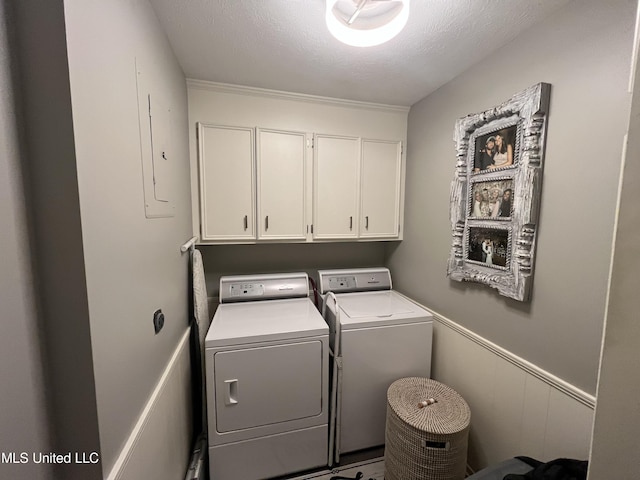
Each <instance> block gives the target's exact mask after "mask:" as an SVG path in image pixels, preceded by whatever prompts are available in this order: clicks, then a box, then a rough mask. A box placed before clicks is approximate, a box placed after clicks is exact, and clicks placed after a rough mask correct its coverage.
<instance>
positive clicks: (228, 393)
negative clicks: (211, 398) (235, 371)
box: [224, 378, 238, 405]
mask: <svg viewBox="0 0 640 480" xmlns="http://www.w3.org/2000/svg"><path fill="white" fill-rule="evenodd" d="M224 384H225V391H224V404H225V405H235V404H237V403H238V379H237V378H234V379H233V380H225V381H224Z"/></svg>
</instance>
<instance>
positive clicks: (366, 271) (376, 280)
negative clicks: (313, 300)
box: [318, 268, 391, 294]
mask: <svg viewBox="0 0 640 480" xmlns="http://www.w3.org/2000/svg"><path fill="white" fill-rule="evenodd" d="M318 276H319V279H320V293H322V294H324V293H327V292H334V293H347V292H365V291H370V290H391V274H390V273H389V270H388V269H386V268H361V269H354V270H320V271H318Z"/></svg>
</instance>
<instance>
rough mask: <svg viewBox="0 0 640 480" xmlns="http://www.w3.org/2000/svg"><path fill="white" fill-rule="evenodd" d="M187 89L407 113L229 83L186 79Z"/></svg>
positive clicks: (399, 108) (397, 108) (403, 109)
mask: <svg viewBox="0 0 640 480" xmlns="http://www.w3.org/2000/svg"><path fill="white" fill-rule="evenodd" d="M187 87H188V88H195V89H200V90H209V91H214V92H222V93H234V94H237V95H253V96H256V97H270V98H278V99H285V100H297V101H301V102H309V103H321V104H324V105H339V106H343V107H344V106H347V107H352V108H361V109H364V110H375V111H385V112H404V113H407V112H409V108H410V107H407V106H403V105H385V104H382V103H369V102H360V101H358V100H347V99H342V98H333V97H322V96H319V95H308V94H304V93H295V92H284V91H281V90H269V89H266V88H257V87H248V86H244V85H232V84H230V83H218V82H210V81H207V80H196V79H193V78H188V79H187Z"/></svg>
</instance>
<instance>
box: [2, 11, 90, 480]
mask: <svg viewBox="0 0 640 480" xmlns="http://www.w3.org/2000/svg"><path fill="white" fill-rule="evenodd" d="M13 5H14V7H15V13H16V22H15V24H14V25H16V28H17V33H18V38H17V53H18V55H19V64H20V74H21V76H20V79H19V85H20V87H21V93H22V108H23V110H24V122H22V123H21V125H20V128H21V132H22V134H23V136H24V139H25V154H26V162H25V164H28V170H29V184H30V185H29V187H30V188H29V198H30V202H29V203H30V215H31V216H32V220H33V226H34V229H33V236H32V237H31V242H30V243H31V252H32V254H33V255H34V257H35V264H36V267H37V268H36V270H35V278H36V279H37V287H38V295H39V306H40V307H41V310H40V322H41V325H43V329H42V332H43V334H44V337H45V338H46V343H47V358H46V361H45V362H44V363H45V367H44V369H45V374H46V376H47V382H48V389H49V390H48V391H49V393H50V395H49V397H48V402H49V406H50V409H51V424H52V429H53V445H52V449H53V451H56V452H92V451H98V452H99V451H100V443H99V437H98V419H97V412H96V408H95V405H96V397H95V386H94V379H93V362H92V355H91V337H90V331H89V323H88V320H87V319H88V305H87V295H86V279H85V270H84V258H83V246H82V232H81V225H80V222H81V220H80V209H79V204H78V201H79V199H78V184H77V170H76V158H75V152H74V143H73V141H74V139H73V126H72V122H71V103H70V101H69V74H68V70H67V52H66V41H65V37H64V10H63V4H62V0H52V1H47V0H24V1H17V2H14V3H13ZM53 469H54V470H55V471H56V472H57V475H58V478H68V479H76V478H78V479H80V478H83V479H93V478H100V473H101V472H100V466H99V465H88V466H79V467H75V468H74V467H72V466H69V465H66V464H60V465H55V466H53Z"/></svg>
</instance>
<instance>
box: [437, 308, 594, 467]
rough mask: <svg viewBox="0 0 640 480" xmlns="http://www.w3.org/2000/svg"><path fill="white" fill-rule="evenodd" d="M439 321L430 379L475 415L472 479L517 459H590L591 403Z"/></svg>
mask: <svg viewBox="0 0 640 480" xmlns="http://www.w3.org/2000/svg"><path fill="white" fill-rule="evenodd" d="M433 314H434V317H435V318H436V321H435V322H434V338H433V360H432V377H433V378H434V379H435V380H438V381H439V382H442V383H445V384H447V385H449V386H451V387H452V388H454V389H455V390H456V391H457V392H458V393H460V395H462V396H463V398H464V399H465V400H466V401H467V403H468V404H469V407H470V408H471V433H470V437H469V456H468V465H469V467H470V469H471V470H472V471H477V470H480V469H482V468H484V467H486V466H488V465H492V464H495V463H498V462H500V461H502V460H505V459H507V458H511V457H514V456H517V455H526V456H529V457H534V458H537V459H539V460H543V461H549V460H553V459H555V458H559V457H569V458H579V459H584V460H586V459H588V458H589V448H590V443H591V432H592V423H593V410H594V406H595V398H594V397H593V396H592V395H589V394H587V393H585V392H583V391H581V390H580V389H578V388H576V387H574V386H573V385H571V384H569V383H567V382H565V381H563V380H561V379H559V378H558V377H555V376H554V375H552V374H550V373H548V372H546V371H544V370H542V369H540V368H538V367H536V366H535V365H533V364H531V363H529V362H527V361H526V360H524V359H522V358H520V357H518V356H516V355H513V354H512V353H510V352H508V351H506V350H504V349H502V348H501V347H499V346H498V345H496V344H493V343H492V342H489V341H488V340H486V339H484V338H482V337H480V336H478V335H476V334H475V333H473V332H471V331H470V330H467V329H465V328H464V327H462V326H460V325H458V324H457V323H455V322H453V321H451V320H449V319H447V318H445V317H443V316H441V315H438V314H437V313H436V312H433Z"/></svg>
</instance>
